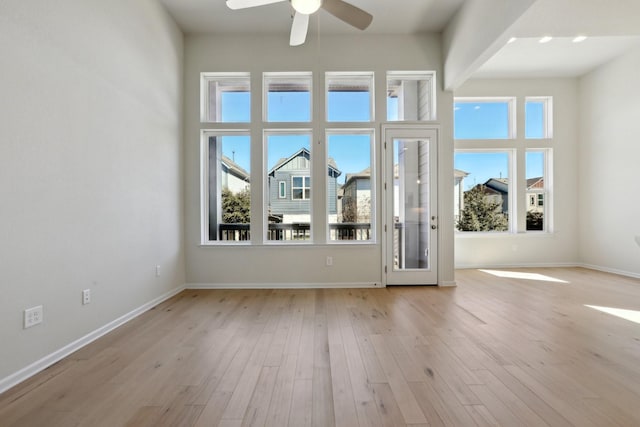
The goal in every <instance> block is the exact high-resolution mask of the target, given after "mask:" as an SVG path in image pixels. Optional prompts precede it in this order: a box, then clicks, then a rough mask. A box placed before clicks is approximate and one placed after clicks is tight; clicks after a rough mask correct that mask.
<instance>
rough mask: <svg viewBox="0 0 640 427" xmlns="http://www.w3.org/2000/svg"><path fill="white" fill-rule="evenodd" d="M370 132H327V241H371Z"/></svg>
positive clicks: (373, 191) (372, 201)
mask: <svg viewBox="0 0 640 427" xmlns="http://www.w3.org/2000/svg"><path fill="white" fill-rule="evenodd" d="M373 136H374V133H373V130H370V129H363V130H358V131H353V130H349V131H339V130H329V131H327V159H326V166H327V224H328V228H327V229H328V232H329V241H338V242H341V243H345V242H357V241H371V240H373V235H374V229H375V227H373V219H374V206H375V204H374V200H375V174H373V173H372V168H371V165H372V157H373V154H372V153H373Z"/></svg>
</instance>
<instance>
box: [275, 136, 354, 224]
mask: <svg viewBox="0 0 640 427" xmlns="http://www.w3.org/2000/svg"><path fill="white" fill-rule="evenodd" d="M310 158H311V153H310V152H309V150H308V149H306V148H301V149H300V150H299V151H298V152H296V153H295V154H293V155H292V156H291V157H288V158H282V159H280V160H279V161H278V162H277V163H276V164H275V166H274V167H273V168H272V169H271V170H270V171H269V175H268V188H269V221H270V222H282V223H308V222H310V219H311V218H310V210H311V174H310V172H311V167H310V166H311V162H310ZM327 174H328V176H329V180H328V188H327V194H328V203H329V206H328V208H329V215H334V218H337V178H338V177H339V176H340V175H341V174H342V172H340V171H339V170H338V168H337V166H336V164H335V162H334V161H333V159H329V167H328V170H327ZM334 220H335V219H334Z"/></svg>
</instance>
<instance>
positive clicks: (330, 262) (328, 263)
mask: <svg viewBox="0 0 640 427" xmlns="http://www.w3.org/2000/svg"><path fill="white" fill-rule="evenodd" d="M332 265H333V257H332V256H328V257H327V267H331V266H332Z"/></svg>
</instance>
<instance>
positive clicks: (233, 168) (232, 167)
mask: <svg viewBox="0 0 640 427" xmlns="http://www.w3.org/2000/svg"><path fill="white" fill-rule="evenodd" d="M220 163H222V164H223V165H225V166H226V167H227V170H228V171H229V173H230V174H232V175H234V176H236V177H238V178H240V179H241V180H243V181H247V182H249V181H250V179H251V175H250V174H249V172H247V171H246V170H245V169H244V168H243V167H242V166H240V165H239V164H237V163H236V162H234V161H233V160H231V159H230V158H228V157H227V156H225V155H224V154H223V155H222V158H221V159H220Z"/></svg>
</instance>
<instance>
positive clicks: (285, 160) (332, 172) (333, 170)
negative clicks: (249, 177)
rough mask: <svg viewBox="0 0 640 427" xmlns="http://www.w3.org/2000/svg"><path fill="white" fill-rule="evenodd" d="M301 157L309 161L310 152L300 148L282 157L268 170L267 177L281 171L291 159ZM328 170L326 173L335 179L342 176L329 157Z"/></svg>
mask: <svg viewBox="0 0 640 427" xmlns="http://www.w3.org/2000/svg"><path fill="white" fill-rule="evenodd" d="M300 156H303V157H305V158H306V159H311V152H310V151H309V150H308V149H307V148H304V147H303V148H301V149H299V150H298V151H296V152H295V153H294V154H293V155H291V156H289V157H283V158H281V159H280V160H278V161H277V162H276V164H275V165H274V166H273V167H272V168H271V169H270V170H269V175H273V174H274V173H275V171H277V170H279V169H282V168H283V167H284V166H285V165H286V164H287V163H289V162H291V161H292V160H293V159H295V158H297V157H300ZM328 163H329V170H328V173H329V175H331V176H333V177H335V178H337V177H339V176H340V175H341V174H342V171H340V170H339V169H338V167H337V165H336V162H335V160H334V159H332V158H331V157H329V161H328Z"/></svg>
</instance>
